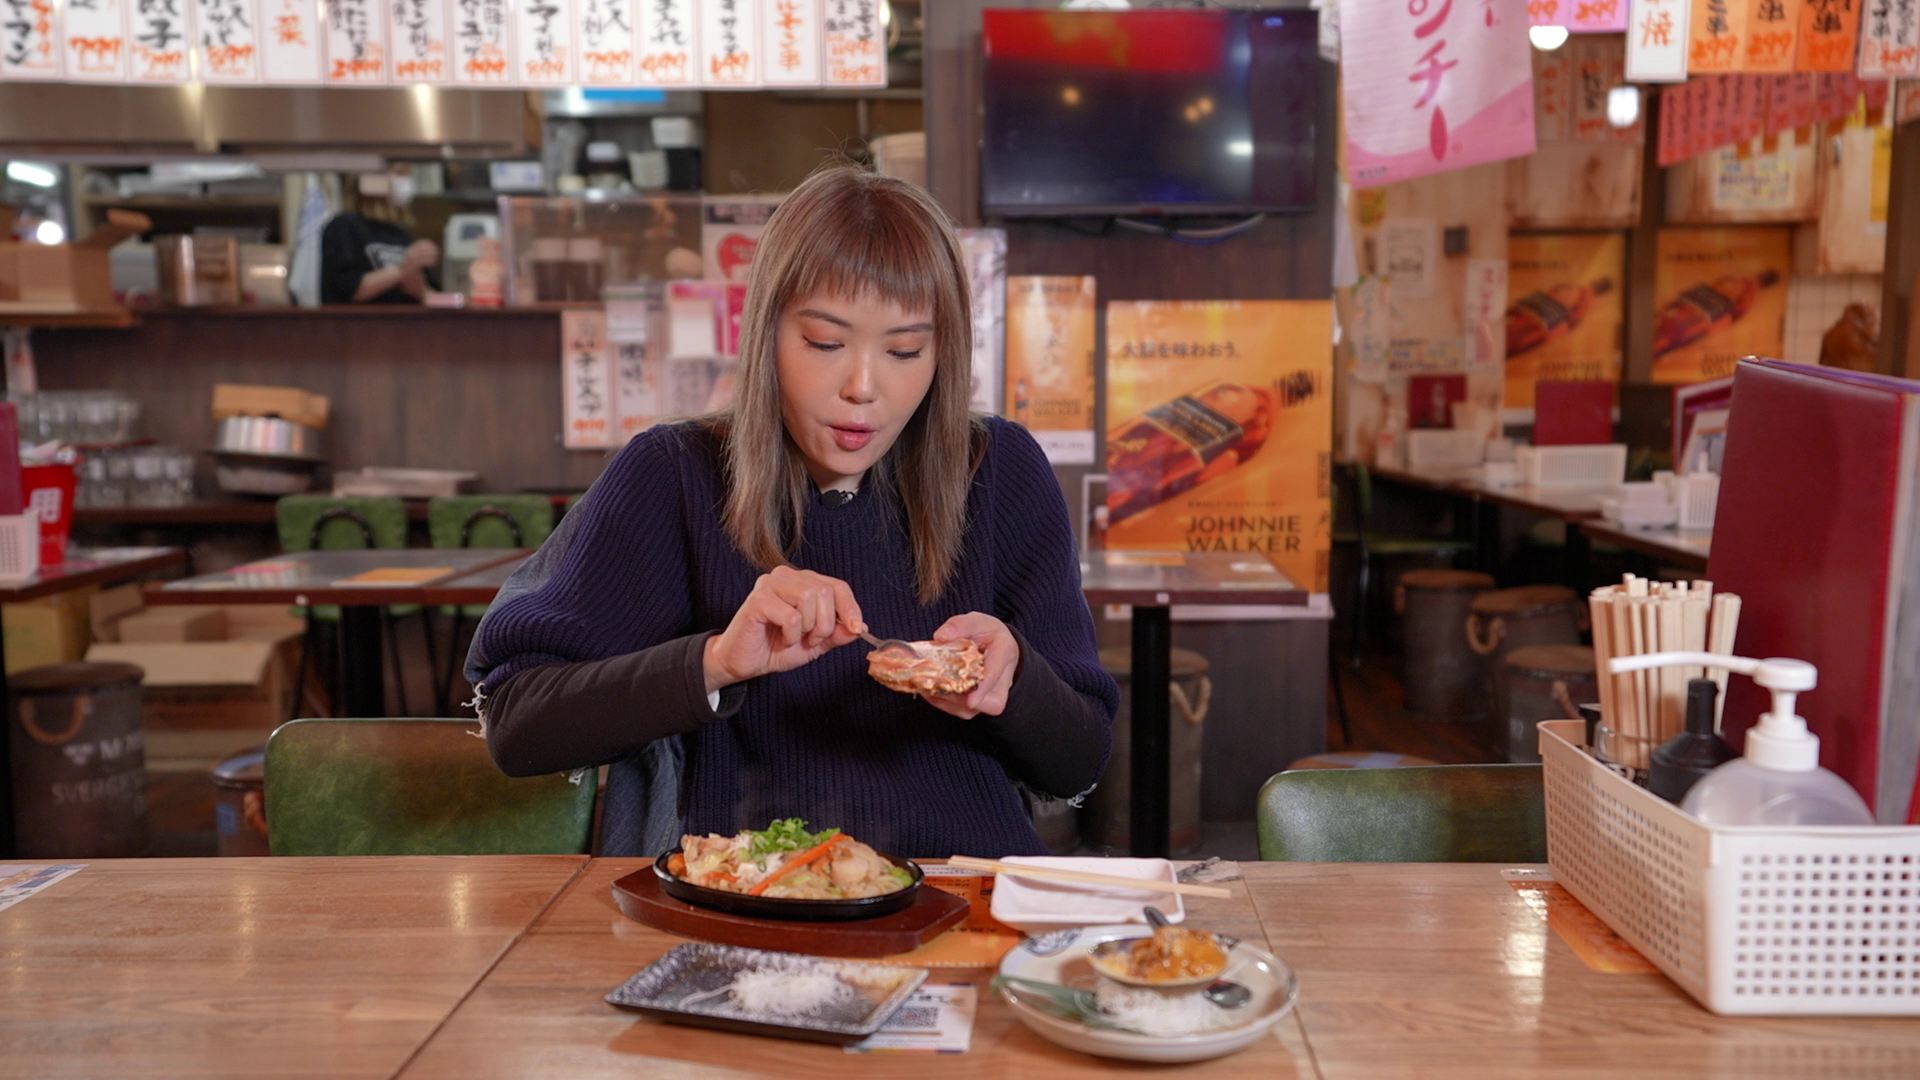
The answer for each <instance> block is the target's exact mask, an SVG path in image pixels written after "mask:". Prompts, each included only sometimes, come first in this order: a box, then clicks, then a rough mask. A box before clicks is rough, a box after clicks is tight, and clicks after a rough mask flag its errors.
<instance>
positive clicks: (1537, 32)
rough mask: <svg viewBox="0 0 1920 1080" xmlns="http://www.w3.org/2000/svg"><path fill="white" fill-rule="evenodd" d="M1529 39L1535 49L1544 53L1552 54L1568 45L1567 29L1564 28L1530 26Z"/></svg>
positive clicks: (1528, 30) (1528, 29)
mask: <svg viewBox="0 0 1920 1080" xmlns="http://www.w3.org/2000/svg"><path fill="white" fill-rule="evenodd" d="M1527 39H1528V40H1529V41H1531V42H1533V47H1534V48H1536V49H1539V50H1540V51H1542V52H1552V51H1553V50H1555V49H1557V48H1559V47H1560V46H1562V45H1565V44H1566V43H1567V28H1566V27H1564V26H1530V27H1528V28H1527Z"/></svg>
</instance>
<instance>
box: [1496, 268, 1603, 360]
mask: <svg viewBox="0 0 1920 1080" xmlns="http://www.w3.org/2000/svg"><path fill="white" fill-rule="evenodd" d="M1612 290H1613V279H1612V278H1604V277H1603V278H1600V279H1598V280H1597V281H1595V282H1594V283H1593V284H1591V285H1570V284H1560V285H1555V286H1554V287H1552V288H1551V289H1545V290H1543V291H1540V292H1531V293H1528V294H1527V295H1525V296H1523V297H1521V298H1520V299H1518V300H1515V301H1514V302H1513V306H1512V307H1510V308H1508V309H1507V357H1508V358H1509V359H1511V358H1513V357H1515V356H1518V355H1520V354H1521V353H1524V352H1526V351H1528V350H1529V349H1537V348H1539V347H1540V346H1542V345H1545V344H1546V343H1547V342H1549V341H1552V340H1553V339H1555V338H1558V337H1563V336H1565V335H1566V334H1567V333H1568V332H1570V331H1572V330H1573V328H1574V327H1576V326H1579V325H1580V320H1582V319H1584V318H1586V317H1587V312H1588V311H1590V310H1592V308H1593V298H1594V297H1596V296H1605V295H1606V294H1607V293H1609V292H1611V291H1612Z"/></svg>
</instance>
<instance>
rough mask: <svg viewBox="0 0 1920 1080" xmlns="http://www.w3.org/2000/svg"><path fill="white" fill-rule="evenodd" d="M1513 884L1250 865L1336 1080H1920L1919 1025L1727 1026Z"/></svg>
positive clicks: (1484, 873) (1442, 872)
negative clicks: (1578, 935)
mask: <svg viewBox="0 0 1920 1080" xmlns="http://www.w3.org/2000/svg"><path fill="white" fill-rule="evenodd" d="M1502 869H1503V868H1502V867H1500V866H1495V865H1488V864H1472V863H1454V864H1383V863H1348V864H1310V863H1261V864H1258V865H1251V864H1249V865H1247V866H1246V873H1247V878H1248V881H1249V883H1250V885H1251V888H1252V895H1253V903H1254V908H1255V910H1256V911H1257V912H1258V913H1259V916H1260V922H1261V925H1262V927H1263V928H1264V929H1265V931H1266V936H1267V942H1268V947H1269V948H1271V949H1272V950H1273V951H1274V952H1275V953H1276V954H1278V955H1279V956H1280V957H1281V958H1283V959H1285V960H1286V961H1287V962H1288V963H1289V964H1291V965H1293V968H1294V970H1295V971H1296V972H1298V974H1299V977H1300V1004H1299V1012H1300V1018H1301V1022H1302V1023H1303V1024H1304V1025H1305V1027H1306V1031H1307V1041H1308V1044H1309V1045H1310V1046H1311V1047H1312V1048H1313V1056H1314V1061H1315V1063H1316V1064H1317V1065H1318V1066H1319V1069H1320V1075H1321V1076H1322V1077H1324V1078H1325V1080H1360V1078H1366V1080H1392V1078H1397V1077H1405V1078H1409V1080H1412V1078H1419V1080H1453V1078H1458V1080H1508V1078H1511V1080H1535V1078H1540V1080H1560V1078H1566V1080H1573V1078H1580V1080H1587V1078H1594V1080H1598V1078H1602V1077H1606V1078H1623V1077H1632V1078H1634V1080H1657V1078H1661V1077H1672V1078H1674V1080H1683V1078H1684V1080H1697V1078H1700V1077H1727V1078H1729V1080H1749V1078H1777V1080H1789V1078H1799V1077H1812V1076H1832V1077H1839V1076H1846V1077H1884V1078H1886V1080H1893V1078H1894V1077H1913V1076H1920V1020H1915V1019H1842V1018H1780V1017H1764V1018H1763V1017H1743V1018H1732V1017H1717V1016H1715V1015H1713V1014H1712V1013H1709V1012H1707V1011H1706V1010H1705V1009H1703V1008H1701V1007H1700V1006H1699V1005H1697V1004H1695V1003H1694V1001H1693V999H1692V998H1690V997H1688V996H1687V995H1686V993H1685V992H1683V991H1682V990H1681V989H1680V988H1679V987H1677V986H1675V985H1674V984H1673V983H1672V982H1671V981H1669V980H1668V979H1667V977H1666V976H1664V975H1660V974H1606V973H1602V972H1599V971H1594V970H1592V969H1590V968H1588V967H1587V966H1586V964H1585V963H1584V962H1582V961H1581V960H1580V959H1579V958H1578V957H1577V956H1575V955H1574V953H1573V951H1572V949H1571V948H1569V947H1568V945H1567V943H1566V942H1565V941H1563V940H1561V938H1560V937H1559V935H1558V934H1557V933H1556V932H1555V931H1554V930H1553V929H1551V928H1550V927H1549V926H1548V924H1547V920H1546V917H1545V916H1544V915H1543V914H1542V913H1541V912H1540V911H1538V910H1536V909H1535V908H1534V907H1533V906H1532V905H1531V904H1530V903H1529V902H1528V900H1527V898H1525V897H1523V896H1522V894H1520V893H1519V892H1517V891H1516V890H1515V889H1514V888H1512V887H1511V886H1510V885H1508V884H1507V883H1506V882H1505V881H1503V880H1502V879H1501V876H1500V871H1501V870H1502ZM1579 910H1581V911H1584V909H1579Z"/></svg>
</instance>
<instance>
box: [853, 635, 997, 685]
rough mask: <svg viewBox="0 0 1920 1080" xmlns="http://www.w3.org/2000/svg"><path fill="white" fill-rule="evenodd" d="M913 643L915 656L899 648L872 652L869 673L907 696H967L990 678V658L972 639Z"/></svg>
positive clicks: (868, 655)
mask: <svg viewBox="0 0 1920 1080" xmlns="http://www.w3.org/2000/svg"><path fill="white" fill-rule="evenodd" d="M911 644H912V645H913V649H914V655H912V656H908V655H906V654H905V653H903V652H901V651H900V650H899V649H895V648H889V649H875V650H874V651H873V652H870V653H868V654H867V674H869V675H871V676H873V678H874V680H875V681H876V682H878V683H879V684H880V685H882V686H884V687H886V688H888V689H889V690H898V691H900V692H901V693H903V694H964V693H966V692H967V691H969V690H971V689H973V688H974V687H976V686H978V685H980V680H982V679H984V678H986V677H987V660H986V657H985V656H983V655H982V654H981V652H980V646H978V645H975V644H974V643H973V642H972V641H971V640H970V639H967V638H961V639H960V640H958V641H950V642H946V643H944V644H936V643H934V642H931V641H915V642H911Z"/></svg>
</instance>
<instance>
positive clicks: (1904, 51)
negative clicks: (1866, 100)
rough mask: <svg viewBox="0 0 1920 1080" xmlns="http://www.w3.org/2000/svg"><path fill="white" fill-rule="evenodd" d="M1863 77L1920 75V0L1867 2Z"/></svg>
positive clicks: (1862, 20)
mask: <svg viewBox="0 0 1920 1080" xmlns="http://www.w3.org/2000/svg"><path fill="white" fill-rule="evenodd" d="M1864 5H1865V10H1864V11H1863V12H1862V13H1861V17H1860V77H1861V78H1863V79H1888V78H1906V77H1909V76H1914V75H1920V0H1864Z"/></svg>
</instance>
